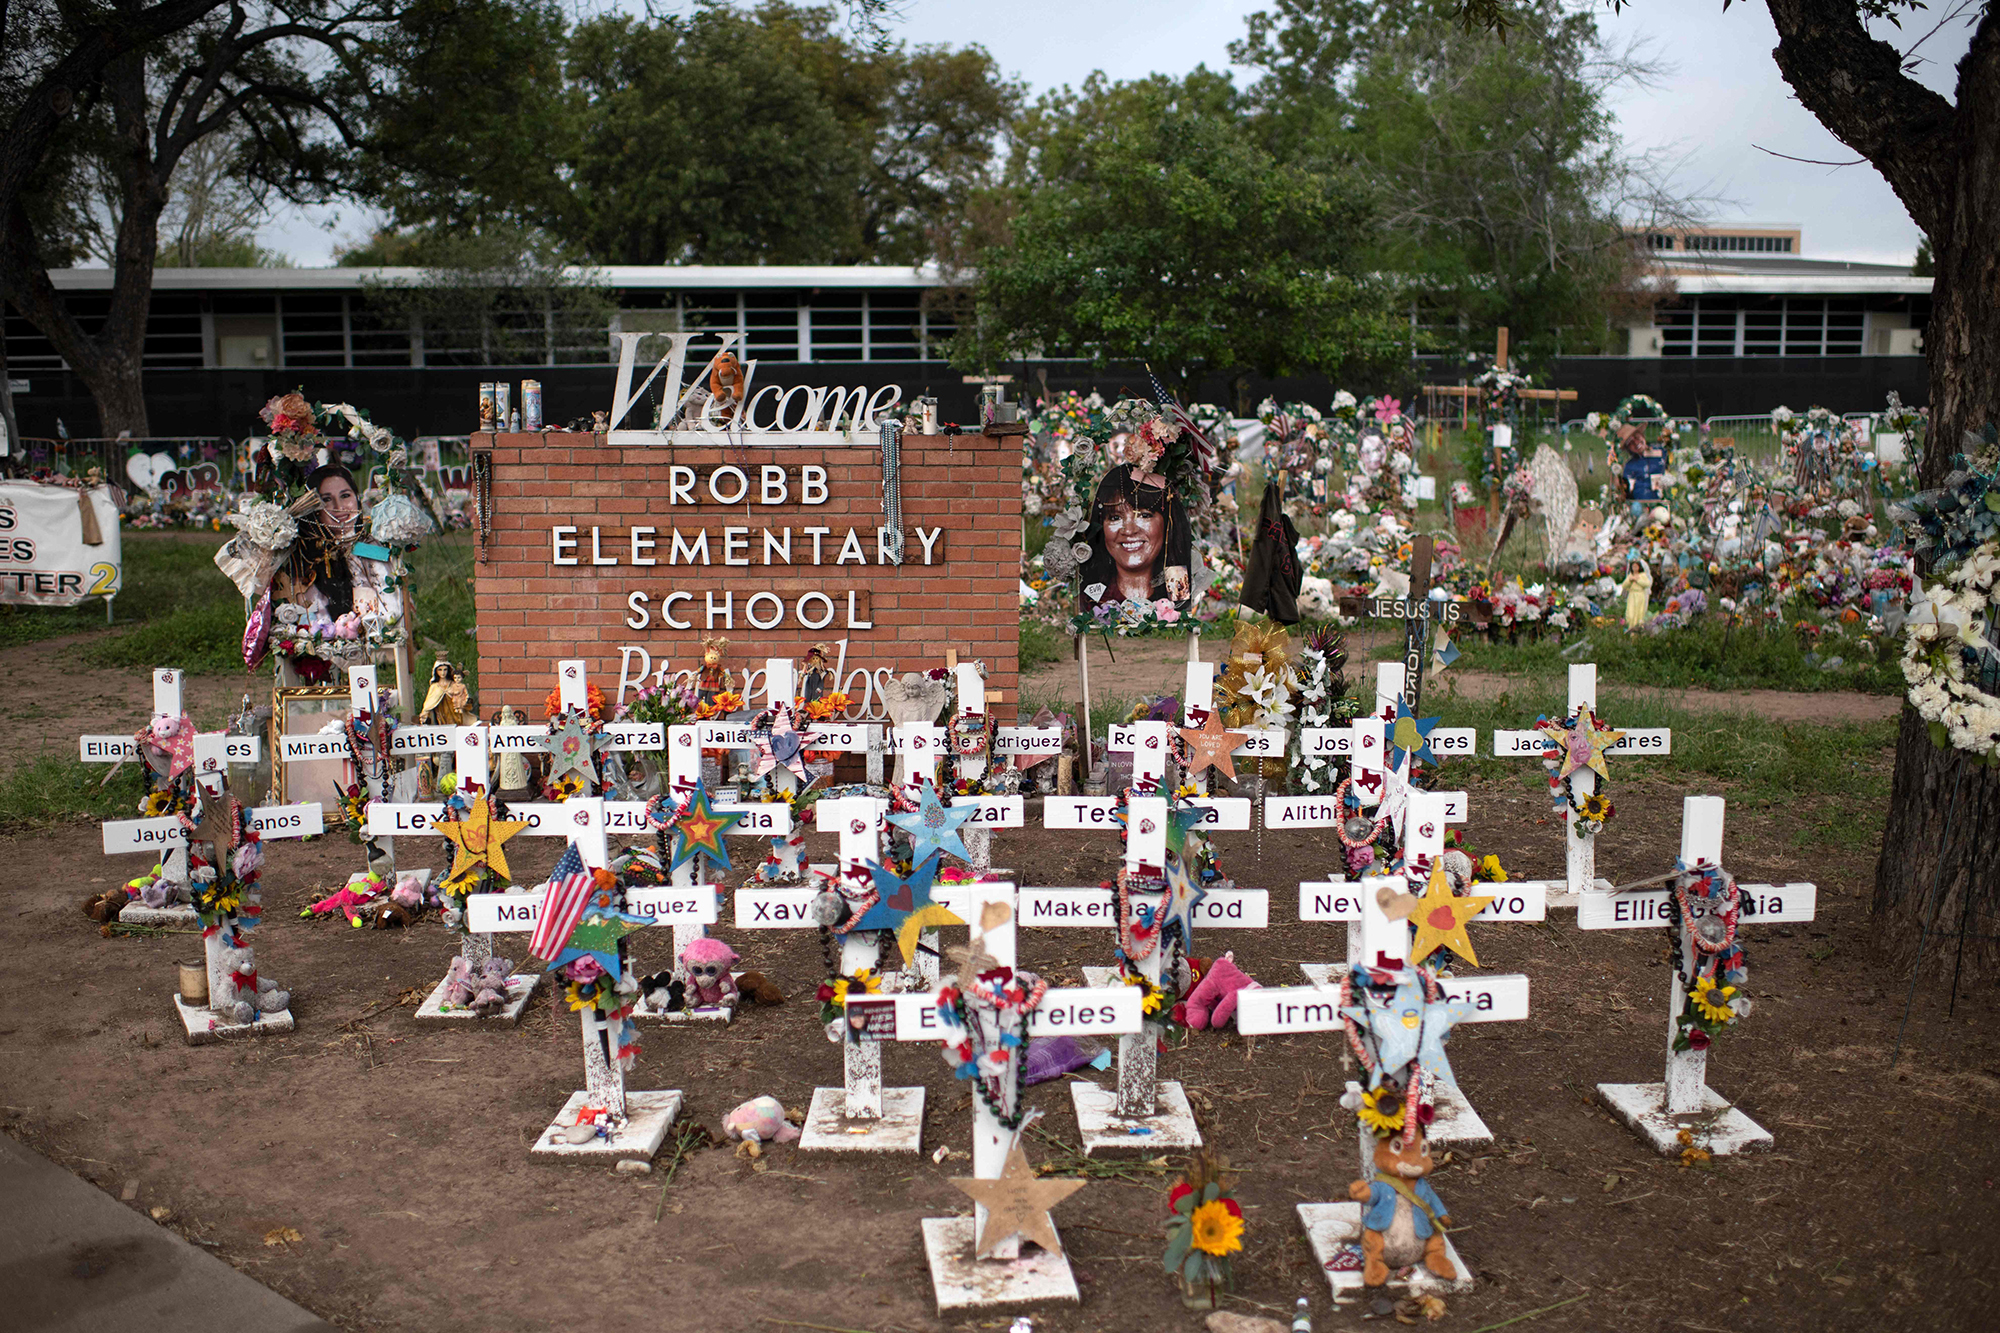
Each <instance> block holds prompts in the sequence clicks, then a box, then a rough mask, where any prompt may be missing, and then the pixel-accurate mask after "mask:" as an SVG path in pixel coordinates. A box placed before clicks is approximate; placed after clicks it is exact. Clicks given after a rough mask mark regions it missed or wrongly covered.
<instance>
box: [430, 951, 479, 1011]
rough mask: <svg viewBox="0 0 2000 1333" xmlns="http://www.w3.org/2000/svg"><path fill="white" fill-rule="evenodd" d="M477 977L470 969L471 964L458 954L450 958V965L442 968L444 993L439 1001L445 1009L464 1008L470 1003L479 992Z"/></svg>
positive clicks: (462, 955)
mask: <svg viewBox="0 0 2000 1333" xmlns="http://www.w3.org/2000/svg"><path fill="white" fill-rule="evenodd" d="M478 981H479V979H478V977H477V976H476V975H474V973H473V971H472V964H471V963H469V962H467V961H466V960H465V955H464V954H460V955H459V956H458V957H456V958H454V959H452V960H451V966H450V967H447V968H446V969H445V970H444V994H443V995H442V996H440V997H439V999H440V1002H441V1003H442V1004H443V1005H444V1007H445V1008H447V1009H464V1008H467V1007H469V1006H470V1005H471V1004H472V1001H473V998H474V997H475V996H477V995H478V994H479V985H478Z"/></svg>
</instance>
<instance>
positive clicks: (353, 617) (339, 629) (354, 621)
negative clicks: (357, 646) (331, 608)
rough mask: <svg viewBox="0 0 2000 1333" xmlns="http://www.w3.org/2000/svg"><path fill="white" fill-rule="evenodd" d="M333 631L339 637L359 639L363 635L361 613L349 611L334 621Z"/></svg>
mask: <svg viewBox="0 0 2000 1333" xmlns="http://www.w3.org/2000/svg"><path fill="white" fill-rule="evenodd" d="M333 632H334V635H335V636H336V637H338V638H342V639H359V638H360V637H361V614H360V613H359V612H357V611H349V612H348V613H347V614H346V615H344V616H342V617H341V618H340V619H338V620H336V621H334V622H333Z"/></svg>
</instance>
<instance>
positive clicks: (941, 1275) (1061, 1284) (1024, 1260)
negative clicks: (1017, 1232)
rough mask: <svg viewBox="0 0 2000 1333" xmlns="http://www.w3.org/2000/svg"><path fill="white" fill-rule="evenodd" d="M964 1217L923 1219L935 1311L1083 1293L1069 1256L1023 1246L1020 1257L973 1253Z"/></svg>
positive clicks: (1044, 1301)
mask: <svg viewBox="0 0 2000 1333" xmlns="http://www.w3.org/2000/svg"><path fill="white" fill-rule="evenodd" d="M972 1240H973V1223H972V1219H971V1218H969V1217H927V1218H925V1219H924V1254H925V1256H926V1257H927V1258H928V1259H929V1260H930V1265H931V1290H932V1291H933V1292H935V1293H936V1295H937V1306H938V1313H939V1314H945V1313H948V1312H950V1311H952V1310H995V1309H1021V1308H1024V1307H1027V1306H1032V1305H1076V1304H1078V1303H1079V1302H1080V1301H1081V1300H1082V1299H1083V1298H1082V1296H1081V1295H1080V1294H1079V1293H1078V1291H1077V1289H1076V1275H1075V1274H1073V1273H1072V1272H1070V1268H1069V1259H1068V1258H1067V1257H1065V1256H1064V1255H1060V1254H1050V1253H1048V1252H1047V1251H1046V1250H1040V1249H1036V1248H1033V1247H1032V1246H1024V1247H1023V1248H1024V1249H1025V1250H1026V1253H1024V1254H1023V1255H1022V1256H1021V1257H1020V1258H1019V1259H975V1258H973V1257H972Z"/></svg>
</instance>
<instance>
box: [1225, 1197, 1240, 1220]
mask: <svg viewBox="0 0 2000 1333" xmlns="http://www.w3.org/2000/svg"><path fill="white" fill-rule="evenodd" d="M1219 1202H1220V1203H1221V1204H1222V1206H1223V1207H1224V1208H1227V1209H1228V1210H1229V1215H1230V1216H1231V1217H1241V1216H1243V1210H1242V1209H1241V1208H1238V1207H1237V1206H1236V1200H1234V1199H1222V1200H1219Z"/></svg>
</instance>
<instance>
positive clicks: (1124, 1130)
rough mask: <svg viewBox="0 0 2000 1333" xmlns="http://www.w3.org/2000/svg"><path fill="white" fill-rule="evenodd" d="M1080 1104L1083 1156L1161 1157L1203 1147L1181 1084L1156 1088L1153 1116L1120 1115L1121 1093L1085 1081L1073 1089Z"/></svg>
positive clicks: (1071, 1092)
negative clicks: (1131, 1154)
mask: <svg viewBox="0 0 2000 1333" xmlns="http://www.w3.org/2000/svg"><path fill="white" fill-rule="evenodd" d="M1069 1095H1070V1100H1071V1101H1073V1102H1074V1103H1075V1104H1076V1127H1077V1129H1078V1130H1080V1131H1081V1132H1082V1134H1083V1155H1084V1156H1085V1157H1088V1156H1090V1155H1091V1154H1092V1153H1095V1152H1143V1153H1149V1154H1150V1153H1158V1152H1166V1151H1168V1150H1169V1149H1174V1150H1181V1151H1185V1150H1187V1149H1190V1148H1199V1147H1200V1146H1201V1131H1200V1130H1199V1129H1197V1128H1195V1123H1194V1112H1193V1110H1192V1109H1190V1108H1189V1106H1188V1099H1187V1092H1186V1090H1184V1089H1183V1088H1182V1087H1181V1085H1180V1084H1179V1083H1176V1082H1172V1081H1166V1082H1161V1083H1158V1084H1156V1085H1154V1110H1153V1114H1151V1115H1146V1116H1123V1115H1120V1114H1118V1090H1117V1089H1116V1088H1107V1087H1103V1086H1101V1085H1099V1084H1096V1083H1091V1082H1088V1081H1085V1080H1082V1079H1079V1080H1078V1081H1076V1082H1074V1083H1072V1084H1070V1085H1069Z"/></svg>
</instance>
